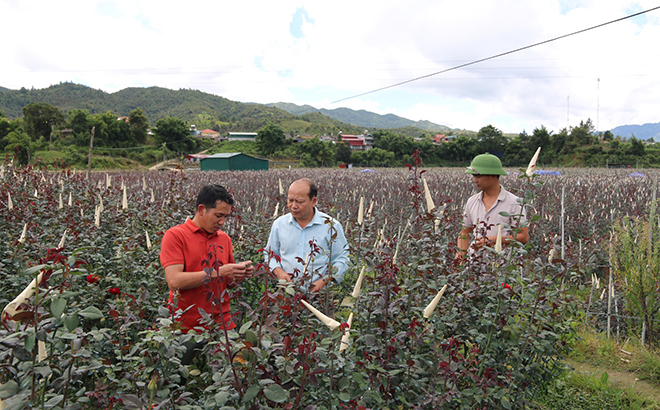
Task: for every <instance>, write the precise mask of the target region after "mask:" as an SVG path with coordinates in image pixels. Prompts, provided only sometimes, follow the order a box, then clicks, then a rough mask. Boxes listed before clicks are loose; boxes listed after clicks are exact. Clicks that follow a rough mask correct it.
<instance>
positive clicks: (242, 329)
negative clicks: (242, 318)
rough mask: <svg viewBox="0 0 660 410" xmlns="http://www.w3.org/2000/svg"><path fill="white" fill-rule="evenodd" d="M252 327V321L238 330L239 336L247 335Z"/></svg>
mask: <svg viewBox="0 0 660 410" xmlns="http://www.w3.org/2000/svg"><path fill="white" fill-rule="evenodd" d="M251 326H252V321H249V322H246V323H244V324H243V326H241V328H240V329H239V330H238V333H239V334H241V335H242V334H243V333H245V332H246V331H247V330H248V329H249V328H250V327H251Z"/></svg>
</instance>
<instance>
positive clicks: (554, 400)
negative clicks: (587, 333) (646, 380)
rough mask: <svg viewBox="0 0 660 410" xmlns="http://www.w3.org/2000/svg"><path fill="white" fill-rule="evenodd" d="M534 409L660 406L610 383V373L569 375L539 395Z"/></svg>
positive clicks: (595, 409)
mask: <svg viewBox="0 0 660 410" xmlns="http://www.w3.org/2000/svg"><path fill="white" fill-rule="evenodd" d="M531 408H532V409H534V410H554V409H557V410H560V409H567V408H571V409H584V410H601V409H612V410H615V409H648V410H652V409H653V410H654V409H658V403H654V402H653V401H652V400H648V399H644V398H641V397H639V396H638V395H636V394H635V393H634V391H632V390H630V389H628V390H624V389H620V388H616V387H612V386H610V384H609V383H608V374H607V373H601V374H597V375H593V376H583V375H580V374H575V373H571V374H566V375H564V376H562V377H561V378H559V379H557V380H556V381H554V382H553V383H552V384H551V385H549V386H548V387H547V388H546V389H544V390H543V391H542V392H541V394H539V395H538V396H537V397H536V400H535V403H534V405H533V406H532V407H531Z"/></svg>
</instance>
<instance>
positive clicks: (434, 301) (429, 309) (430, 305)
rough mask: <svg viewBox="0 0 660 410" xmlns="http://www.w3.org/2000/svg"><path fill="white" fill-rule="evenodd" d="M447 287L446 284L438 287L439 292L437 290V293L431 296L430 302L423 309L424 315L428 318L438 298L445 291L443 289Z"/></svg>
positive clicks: (436, 304) (438, 300)
mask: <svg viewBox="0 0 660 410" xmlns="http://www.w3.org/2000/svg"><path fill="white" fill-rule="evenodd" d="M446 289H447V285H445V286H443V287H442V289H440V292H438V294H437V295H435V297H434V298H433V300H432V301H431V303H429V305H428V306H427V307H426V309H424V317H425V318H429V317H431V315H432V314H433V311H434V310H435V307H436V306H438V302H440V299H441V298H442V295H443V294H444V293H445V290H446Z"/></svg>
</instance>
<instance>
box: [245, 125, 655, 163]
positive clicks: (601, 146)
mask: <svg viewBox="0 0 660 410" xmlns="http://www.w3.org/2000/svg"><path fill="white" fill-rule="evenodd" d="M372 136H373V139H374V147H373V148H372V149H369V150H367V151H354V150H351V149H350V147H349V145H347V144H344V143H342V141H341V139H339V141H336V142H324V141H321V140H320V139H319V138H312V139H306V140H303V141H302V142H298V143H293V142H292V140H287V139H286V137H285V134H284V132H283V131H282V129H281V128H279V127H278V126H277V125H272V124H271V125H269V126H267V127H264V128H263V129H262V130H260V131H259V132H258V135H257V151H258V153H259V154H261V155H262V156H266V157H269V158H300V162H301V164H302V165H304V166H312V167H314V166H330V165H334V164H337V163H353V164H358V165H364V166H374V167H377V166H402V165H405V164H410V163H412V161H413V158H412V155H413V152H415V150H417V149H419V152H420V153H421V156H422V160H423V163H424V164H425V165H427V166H434V165H435V166H452V165H463V164H465V163H467V162H470V161H471V160H472V158H474V157H475V156H476V155H478V154H483V153H486V152H489V153H492V154H495V155H497V156H498V157H500V158H501V159H502V162H503V164H504V165H505V166H509V167H515V166H526V165H527V163H528V162H529V159H530V158H531V157H532V156H533V155H534V153H535V152H536V149H537V148H538V147H543V149H542V151H541V155H540V158H539V163H540V164H544V165H546V166H608V165H620V166H633V165H643V166H658V165H660V149H659V148H658V147H656V146H655V145H646V144H645V143H644V142H642V141H640V140H639V139H637V138H635V137H634V136H633V137H632V138H630V139H629V140H627V141H626V140H623V139H622V138H621V137H618V136H617V137H614V136H613V135H612V133H611V132H609V131H606V132H604V133H602V134H597V133H596V132H595V129H594V126H593V123H592V122H591V120H586V121H581V122H580V124H579V125H578V126H576V127H569V128H564V129H562V130H560V131H559V132H558V133H554V132H552V131H548V129H547V128H546V127H544V126H541V127H539V128H536V129H534V130H533V132H532V134H528V133H527V132H525V131H523V132H521V133H520V134H518V135H515V136H513V137H507V136H505V135H504V134H503V133H502V131H501V130H499V129H497V128H496V127H494V126H493V125H487V126H485V127H483V128H481V129H480V130H479V132H477V133H476V135H461V136H457V137H456V138H454V139H453V141H451V142H443V143H440V144H435V143H434V141H433V136H432V134H428V135H423V136H421V137H419V138H413V137H410V136H403V135H400V134H397V133H395V132H392V131H383V130H379V131H376V132H374V133H373V134H372Z"/></svg>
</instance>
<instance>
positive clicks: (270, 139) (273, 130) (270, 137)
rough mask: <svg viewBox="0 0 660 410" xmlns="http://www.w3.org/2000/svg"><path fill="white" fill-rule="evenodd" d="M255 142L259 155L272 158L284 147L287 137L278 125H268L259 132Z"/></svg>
mask: <svg viewBox="0 0 660 410" xmlns="http://www.w3.org/2000/svg"><path fill="white" fill-rule="evenodd" d="M255 141H256V146H257V151H258V152H259V154H261V155H264V156H270V155H273V154H274V153H275V152H276V151H278V150H280V149H281V148H282V147H283V146H284V143H285V141H286V137H285V135H284V131H283V130H282V128H280V127H279V126H278V125H275V124H268V125H266V126H265V127H263V128H262V129H260V130H259V131H258V132H257V137H256V138H255Z"/></svg>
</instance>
